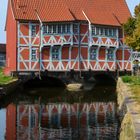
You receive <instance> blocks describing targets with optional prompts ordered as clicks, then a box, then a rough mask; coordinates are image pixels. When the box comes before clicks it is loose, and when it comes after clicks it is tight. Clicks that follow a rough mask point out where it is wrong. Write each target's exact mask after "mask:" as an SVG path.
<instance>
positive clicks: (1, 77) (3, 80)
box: [0, 68, 17, 85]
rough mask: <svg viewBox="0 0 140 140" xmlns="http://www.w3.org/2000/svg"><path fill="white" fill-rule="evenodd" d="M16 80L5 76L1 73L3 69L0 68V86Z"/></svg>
mask: <svg viewBox="0 0 140 140" xmlns="http://www.w3.org/2000/svg"><path fill="white" fill-rule="evenodd" d="M15 80H17V79H16V78H13V77H11V76H5V75H4V73H3V69H2V68H0V85H6V84H9V83H11V82H12V81H15Z"/></svg>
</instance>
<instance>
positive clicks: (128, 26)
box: [123, 4, 140, 51]
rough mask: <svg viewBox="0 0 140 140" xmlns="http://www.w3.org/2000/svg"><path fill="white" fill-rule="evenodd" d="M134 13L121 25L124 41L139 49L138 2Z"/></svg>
mask: <svg viewBox="0 0 140 140" xmlns="http://www.w3.org/2000/svg"><path fill="white" fill-rule="evenodd" d="M134 13H135V15H134V17H131V18H129V19H128V21H127V23H125V24H124V25H123V29H124V34H125V43H126V44H127V45H128V46H130V47H132V48H133V49H134V50H139V51H140V4H139V5H137V6H136V7H135V12H134Z"/></svg>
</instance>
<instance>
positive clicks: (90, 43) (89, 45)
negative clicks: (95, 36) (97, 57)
mask: <svg viewBox="0 0 140 140" xmlns="http://www.w3.org/2000/svg"><path fill="white" fill-rule="evenodd" d="M82 13H83V15H84V16H85V18H86V20H87V21H88V30H89V43H88V68H89V63H90V53H89V52H90V47H91V46H92V28H91V21H90V20H89V18H88V17H87V15H86V14H85V12H84V11H82Z"/></svg>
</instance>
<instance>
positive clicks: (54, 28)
mask: <svg viewBox="0 0 140 140" xmlns="http://www.w3.org/2000/svg"><path fill="white" fill-rule="evenodd" d="M53 33H54V34H56V33H57V32H56V25H53Z"/></svg>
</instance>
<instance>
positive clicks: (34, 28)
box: [31, 25, 36, 36]
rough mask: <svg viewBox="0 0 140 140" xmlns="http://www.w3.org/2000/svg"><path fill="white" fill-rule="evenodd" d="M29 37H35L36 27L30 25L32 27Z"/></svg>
mask: <svg viewBox="0 0 140 140" xmlns="http://www.w3.org/2000/svg"><path fill="white" fill-rule="evenodd" d="M31 35H32V36H36V25H32V27H31Z"/></svg>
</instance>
